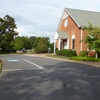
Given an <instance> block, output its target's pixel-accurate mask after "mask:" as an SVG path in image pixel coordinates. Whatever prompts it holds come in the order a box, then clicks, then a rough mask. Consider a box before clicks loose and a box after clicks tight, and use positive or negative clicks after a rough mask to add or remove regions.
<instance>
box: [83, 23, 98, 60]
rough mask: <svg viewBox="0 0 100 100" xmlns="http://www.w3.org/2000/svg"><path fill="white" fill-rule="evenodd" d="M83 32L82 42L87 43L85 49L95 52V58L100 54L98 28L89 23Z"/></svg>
mask: <svg viewBox="0 0 100 100" xmlns="http://www.w3.org/2000/svg"><path fill="white" fill-rule="evenodd" d="M85 30H86V38H85V39H84V41H85V43H87V47H88V48H89V49H90V50H95V52H96V58H97V57H98V53H99V52H100V28H99V27H97V26H95V27H94V26H93V25H92V24H91V23H89V26H86V27H85Z"/></svg>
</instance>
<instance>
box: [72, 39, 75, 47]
mask: <svg viewBox="0 0 100 100" xmlns="http://www.w3.org/2000/svg"><path fill="white" fill-rule="evenodd" d="M72 49H75V39H72Z"/></svg>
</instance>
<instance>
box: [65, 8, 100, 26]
mask: <svg viewBox="0 0 100 100" xmlns="http://www.w3.org/2000/svg"><path fill="white" fill-rule="evenodd" d="M65 11H66V12H67V13H68V14H69V15H70V16H71V17H72V19H73V20H74V21H75V22H76V24H77V25H78V27H84V26H88V22H90V23H92V24H93V26H98V27H100V12H94V11H85V10H77V9H70V8H65Z"/></svg>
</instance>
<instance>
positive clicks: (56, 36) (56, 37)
mask: <svg viewBox="0 0 100 100" xmlns="http://www.w3.org/2000/svg"><path fill="white" fill-rule="evenodd" d="M54 39H55V40H56V39H58V33H57V32H56V33H55V35H54Z"/></svg>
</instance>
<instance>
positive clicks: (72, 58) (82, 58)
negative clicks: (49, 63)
mask: <svg viewBox="0 0 100 100" xmlns="http://www.w3.org/2000/svg"><path fill="white" fill-rule="evenodd" d="M69 60H76V61H100V58H98V59H96V58H92V57H70V58H69Z"/></svg>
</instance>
